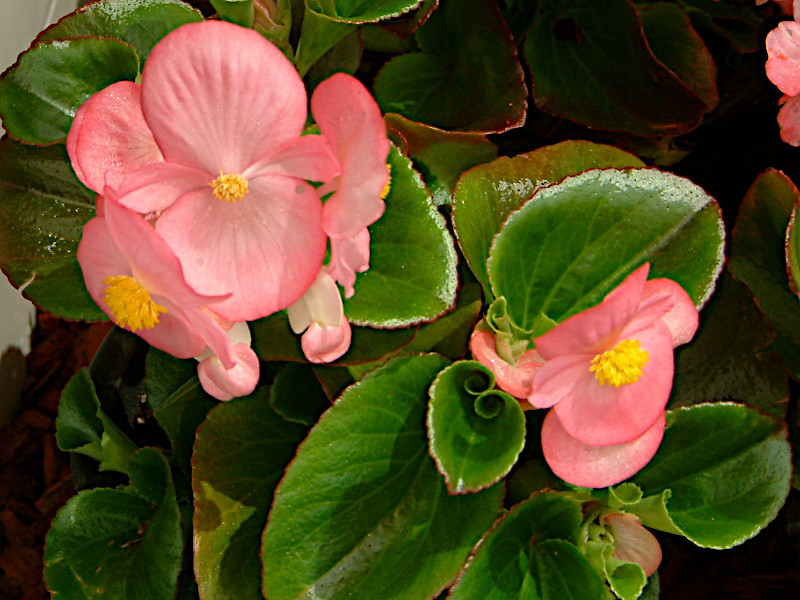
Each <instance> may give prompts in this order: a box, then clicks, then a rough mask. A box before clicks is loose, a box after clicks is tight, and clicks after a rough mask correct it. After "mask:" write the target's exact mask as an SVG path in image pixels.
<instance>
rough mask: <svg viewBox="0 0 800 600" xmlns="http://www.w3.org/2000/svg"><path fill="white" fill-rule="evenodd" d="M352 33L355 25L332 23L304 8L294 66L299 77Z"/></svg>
mask: <svg viewBox="0 0 800 600" xmlns="http://www.w3.org/2000/svg"><path fill="white" fill-rule="evenodd" d="M354 31H356V26H355V25H352V24H350V23H342V22H339V21H332V20H331V19H329V18H327V17H324V16H321V15H319V14H317V13H315V12H313V11H311V10H309V8H308V7H306V11H305V15H304V16H303V25H302V29H301V32H300V42H299V43H298V45H297V54H296V55H295V66H296V67H297V71H298V73H300V76H301V77H302V76H305V74H306V73H308V71H309V69H310V68H311V66H312V65H313V64H314V63H316V62H317V61H318V60H319V59H320V58H322V57H323V56H324V55H325V54H326V53H327V52H328V51H330V49H331V48H333V47H334V46H335V45H336V44H338V43H339V42H340V41H342V40H343V39H344V38H346V37H347V36H348V35H350V34H351V33H353V32H354Z"/></svg>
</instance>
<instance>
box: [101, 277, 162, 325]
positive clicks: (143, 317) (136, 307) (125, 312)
mask: <svg viewBox="0 0 800 600" xmlns="http://www.w3.org/2000/svg"><path fill="white" fill-rule="evenodd" d="M103 283H105V284H106V293H105V296H103V301H104V302H105V303H106V306H108V308H109V310H110V311H111V315H112V316H113V317H114V321H116V323H117V324H118V325H119V326H120V327H127V328H128V329H129V330H130V331H133V332H136V331H139V330H140V329H152V328H153V327H155V326H156V325H157V324H158V315H159V314H160V313H165V312H167V309H166V308H164V307H163V306H161V305H160V304H156V303H155V302H153V300H152V298H150V294H149V292H148V291H147V290H146V289H144V287H142V284H141V283H139V282H138V281H136V280H135V279H134V278H133V277H129V276H127V275H114V276H113V277H106V278H105V279H104V280H103Z"/></svg>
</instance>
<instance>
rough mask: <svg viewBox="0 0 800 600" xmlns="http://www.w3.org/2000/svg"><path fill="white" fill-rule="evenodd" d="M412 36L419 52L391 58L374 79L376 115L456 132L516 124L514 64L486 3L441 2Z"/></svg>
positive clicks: (519, 79)
mask: <svg viewBox="0 0 800 600" xmlns="http://www.w3.org/2000/svg"><path fill="white" fill-rule="evenodd" d="M415 36H416V40H417V43H418V45H419V47H420V50H421V52H414V53H410V54H403V55H400V56H396V57H395V58H393V59H392V60H390V61H389V62H388V63H387V64H386V65H385V66H384V67H383V68H382V69H381V71H380V72H379V73H378V76H377V78H376V79H375V98H376V99H377V101H378V104H379V105H380V107H381V109H382V110H383V112H385V113H399V114H401V115H403V116H405V117H407V118H409V119H411V120H412V121H418V122H420V123H428V124H430V125H434V126H436V127H441V128H443V129H455V130H459V131H475V132H483V133H500V132H503V131H507V130H508V129H512V128H514V127H519V126H521V125H522V123H523V121H524V120H525V113H526V109H527V104H526V100H525V98H526V96H527V89H526V87H525V81H524V75H523V72H522V65H521V64H520V62H519V56H518V54H517V46H516V44H515V43H514V40H513V38H512V37H511V32H510V31H509V30H508V28H507V27H506V24H505V22H504V21H503V18H502V16H501V15H500V11H499V10H498V9H497V6H496V5H495V3H494V2H491V1H487V0H458V1H453V0H449V1H443V2H442V3H441V6H440V7H439V8H438V9H437V10H436V11H435V12H434V13H433V14H432V15H431V17H430V19H428V21H427V22H426V23H425V25H423V26H422V27H420V28H419V29H418V30H417V32H416V33H415Z"/></svg>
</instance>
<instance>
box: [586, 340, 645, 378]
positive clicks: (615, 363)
mask: <svg viewBox="0 0 800 600" xmlns="http://www.w3.org/2000/svg"><path fill="white" fill-rule="evenodd" d="M648 359H649V355H648V354H647V350H642V345H641V344H640V343H639V340H622V341H621V342H620V343H619V344H617V345H616V346H614V347H613V348H612V349H611V350H607V351H606V352H603V353H601V354H598V355H597V356H595V357H594V358H593V359H592V366H591V367H589V371H590V372H592V373H594V376H595V379H597V381H599V382H600V385H605V384H607V383H610V384H611V385H613V386H614V387H619V386H621V385H627V384H629V383H634V382H636V381H638V380H639V377H641V376H642V367H643V366H644V365H645V364H647V361H648Z"/></svg>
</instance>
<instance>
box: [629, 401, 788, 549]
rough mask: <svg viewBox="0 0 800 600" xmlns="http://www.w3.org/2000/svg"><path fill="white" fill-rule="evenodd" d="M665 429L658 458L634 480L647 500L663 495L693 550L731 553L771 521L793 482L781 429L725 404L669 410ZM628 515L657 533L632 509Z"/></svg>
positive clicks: (757, 415)
mask: <svg viewBox="0 0 800 600" xmlns="http://www.w3.org/2000/svg"><path fill="white" fill-rule="evenodd" d="M667 422H668V425H667V429H666V432H665V433H664V441H663V442H662V443H661V447H660V448H659V450H658V453H657V454H656V455H655V457H654V458H653V460H652V461H651V462H650V464H648V465H647V466H646V467H645V468H644V469H643V470H642V471H640V472H639V473H638V474H637V475H636V476H635V477H634V478H633V479H632V481H633V482H634V483H636V485H638V486H639V487H641V489H642V490H643V492H644V494H645V496H648V497H652V496H656V497H658V496H659V495H662V494H666V495H664V496H663V499H664V500H666V508H667V511H668V513H669V517H670V519H671V520H672V522H673V523H674V525H675V526H676V527H677V528H678V529H679V530H680V531H681V532H682V533H683V535H685V536H686V537H687V538H688V539H689V540H691V541H692V542H694V543H695V544H697V545H698V546H703V547H709V548H730V547H731V546H735V545H737V544H741V543H742V542H744V541H746V540H748V539H750V538H751V537H753V536H754V535H755V534H756V533H758V532H759V531H761V530H762V529H763V528H764V527H766V525H767V524H768V523H769V522H770V521H772V520H773V519H774V518H775V516H776V515H777V514H778V510H779V509H780V507H781V506H782V505H783V503H784V501H785V500H786V496H787V495H788V493H789V483H790V479H791V475H792V465H791V449H790V447H789V443H788V441H787V439H786V437H787V433H786V427H785V425H784V424H782V423H780V422H778V421H776V420H774V419H772V418H770V417H767V416H764V415H762V414H760V413H759V412H758V411H756V410H754V409H752V408H748V407H746V406H742V405H737V404H730V403H717V404H698V405H695V406H692V407H689V408H683V409H679V410H677V411H672V412H670V414H669V417H668V421H667ZM645 501H647V498H645V499H644V500H643V501H642V502H645ZM628 510H631V511H632V512H635V513H637V514H639V516H641V517H642V518H643V524H644V525H647V526H653V527H658V526H659V523H651V522H649V521H648V520H647V519H646V518H645V515H644V514H641V513H640V512H639V511H638V510H637V509H636V506H635V505H634V506H632V507H630V508H629V509H628Z"/></svg>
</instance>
